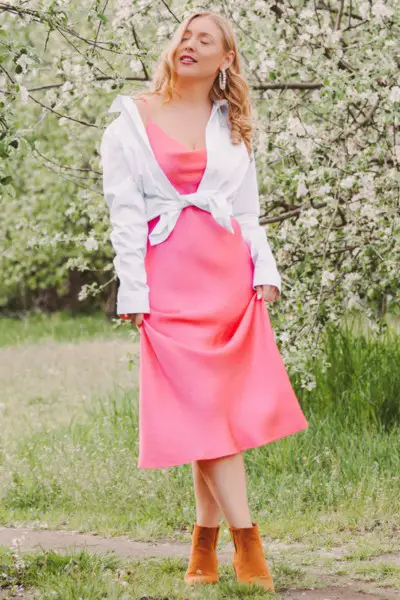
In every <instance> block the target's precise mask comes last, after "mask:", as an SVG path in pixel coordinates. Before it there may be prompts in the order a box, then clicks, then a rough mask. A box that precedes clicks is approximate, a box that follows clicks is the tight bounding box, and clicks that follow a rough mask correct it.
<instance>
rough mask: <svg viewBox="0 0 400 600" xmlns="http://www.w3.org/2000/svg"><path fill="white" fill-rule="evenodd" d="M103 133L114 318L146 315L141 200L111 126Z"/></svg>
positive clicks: (144, 222) (144, 223) (145, 227)
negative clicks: (115, 289)
mask: <svg viewBox="0 0 400 600" xmlns="http://www.w3.org/2000/svg"><path fill="white" fill-rule="evenodd" d="M114 123H115V121H114V122H113V123H111V124H110V125H109V126H108V127H107V128H106V130H105V131H104V134H103V138H102V141H101V146H100V154H101V162H102V167H103V191H104V199H105V201H106V203H107V205H108V207H109V211H110V223H111V229H112V230H111V234H110V240H111V243H112V245H113V248H114V250H115V252H116V256H115V258H114V260H113V264H114V266H115V270H116V272H117V275H118V278H119V280H120V286H119V289H118V297H117V314H118V315H125V314H134V313H150V305H149V287H148V285H147V275H146V270H145V262H144V259H145V255H146V249H147V235H148V224H147V219H146V209H145V202H144V198H143V196H142V194H141V192H140V190H139V188H138V186H137V183H136V181H135V180H134V178H133V176H132V172H131V170H130V168H129V165H128V164H127V160H126V157H125V154H124V151H123V148H122V145H121V142H120V140H119V138H118V136H117V135H116V133H115V131H114V130H115V126H114V127H113V124H114Z"/></svg>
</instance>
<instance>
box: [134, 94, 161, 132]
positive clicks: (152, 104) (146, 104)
mask: <svg viewBox="0 0 400 600" xmlns="http://www.w3.org/2000/svg"><path fill="white" fill-rule="evenodd" d="M132 100H133V102H134V103H135V104H136V106H137V109H138V111H139V114H140V116H141V118H142V121H143V123H144V124H146V123H147V119H148V116H149V114H150V113H152V111H153V110H154V109H155V108H157V106H158V104H159V102H160V99H159V98H158V96H156V95H154V94H151V93H148V92H145V91H144V92H139V93H138V94H136V95H135V96H132Z"/></svg>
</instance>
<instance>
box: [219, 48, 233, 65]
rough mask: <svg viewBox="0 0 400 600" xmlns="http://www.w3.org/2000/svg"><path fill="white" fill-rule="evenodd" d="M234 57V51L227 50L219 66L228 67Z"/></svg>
mask: <svg viewBox="0 0 400 600" xmlns="http://www.w3.org/2000/svg"><path fill="white" fill-rule="evenodd" d="M234 59H235V52H234V51H233V50H229V52H228V53H227V54H226V55H225V59H224V61H223V63H222V65H221V66H220V69H228V68H229V67H230V66H231V64H232V63H233V61H234Z"/></svg>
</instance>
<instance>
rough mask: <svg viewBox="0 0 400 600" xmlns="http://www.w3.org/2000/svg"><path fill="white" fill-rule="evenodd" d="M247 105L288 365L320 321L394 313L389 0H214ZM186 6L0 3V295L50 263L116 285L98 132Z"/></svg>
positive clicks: (23, 285) (121, 1) (397, 53)
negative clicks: (279, 286) (229, 27)
mask: <svg viewBox="0 0 400 600" xmlns="http://www.w3.org/2000/svg"><path fill="white" fill-rule="evenodd" d="M207 7H210V8H211V9H213V10H216V11H220V12H223V13H224V14H226V15H227V16H228V17H229V18H230V19H231V20H232V22H233V25H234V28H235V31H236V34H237V38H238V42H239V47H240V50H241V58H242V64H243V67H244V70H245V73H246V75H247V78H248V81H249V85H250V88H251V93H252V99H253V105H254V108H255V116H256V124H257V127H256V143H255V152H256V160H257V169H258V179H259V187H260V194H261V198H262V202H263V208H262V216H261V223H262V224H264V225H265V226H266V227H267V232H268V237H269V239H270V242H271V245H272V248H273V250H274V254H275V256H276V260H277V263H278V266H279V269H280V272H281V274H282V279H283V290H282V297H281V298H280V300H278V302H276V303H273V304H270V305H269V311H270V314H271V316H272V317H273V318H274V319H275V323H276V326H275V330H276V335H277V341H279V343H280V349H281V351H282V354H283V356H284V359H285V362H286V364H289V363H291V364H292V368H296V369H297V370H298V372H299V373H300V374H301V376H302V380H303V384H304V385H305V386H307V387H309V388H311V387H312V386H313V382H312V381H310V380H309V378H308V374H307V372H306V370H305V367H304V365H305V361H306V359H307V358H309V357H310V356H312V355H316V354H317V353H318V352H319V344H318V341H319V339H320V333H321V332H322V331H323V328H324V326H325V324H326V323H328V322H329V323H338V322H339V320H340V319H341V318H342V316H343V315H344V314H346V313H348V312H349V310H350V309H352V310H362V311H363V312H364V314H365V315H366V317H367V318H368V319H369V321H370V324H371V326H372V327H373V328H374V327H375V328H377V327H378V324H379V317H380V313H381V312H382V310H383V308H384V303H383V299H384V300H385V301H386V302H387V301H388V300H389V301H390V307H393V310H397V309H398V308H399V303H400V298H399V278H400V276H399V264H400V260H399V259H400V256H399V248H400V233H399V231H400V228H399V223H400V208H399V206H400V194H399V188H400V180H399V179H400V178H399V161H400V143H399V135H400V132H399V106H400V79H399V66H400V46H399V44H398V40H399V39H400V27H399V25H400V9H399V6H398V3H397V2H396V0H387V1H383V0H356V1H354V0H341V1H338V2H335V3H332V2H329V1H328V0H319V1H316V2H314V1H313V2H306V1H302V0H292V1H291V2H290V3H289V2H286V0H255V1H252V2H249V0H234V1H233V0H224V1H222V2H213V3H211V4H208V5H207ZM199 8H203V5H202V3H200V2H194V1H189V2H186V1H183V0H174V1H167V0H157V1H152V0H118V1H117V2H116V3H110V2H109V0H104V1H102V2H100V1H99V0H95V1H94V2H86V1H85V0H84V1H83V2H77V1H76V0H20V1H18V0H16V1H14V2H6V1H4V0H0V23H1V29H0V91H1V95H0V157H1V159H2V160H1V163H0V193H1V195H2V216H3V218H2V219H1V224H0V231H1V234H2V239H3V240H4V250H5V251H4V254H3V259H2V275H3V277H2V278H1V280H2V281H1V283H0V296H1V300H2V304H3V306H6V305H7V303H9V301H10V299H13V298H15V297H16V296H18V295H25V296H26V297H29V293H30V292H34V291H35V290H37V289H38V288H40V287H46V286H49V285H52V286H54V287H55V289H57V290H58V291H61V292H62V291H65V289H66V281H67V274H68V273H70V272H71V271H83V272H85V271H86V272H87V274H88V276H89V275H92V276H93V275H95V277H93V278H92V280H89V283H87V284H85V285H84V286H83V287H82V289H81V291H80V295H79V298H80V299H82V300H83V299H84V298H85V297H87V296H88V295H90V296H95V295H96V294H98V293H99V291H101V290H102V289H103V288H105V289H107V287H108V286H109V285H110V282H111V281H112V280H113V279H114V280H115V273H114V272H113V265H112V257H113V251H112V248H111V244H110V242H109V237H108V236H109V230H108V226H109V225H108V213H107V210H106V206H105V203H104V200H103V197H102V191H101V165H100V163H99V152H98V148H99V144H100V139H101V134H102V128H103V127H104V125H105V123H106V122H108V121H109V120H110V117H109V116H108V115H107V109H108V107H109V105H110V103H111V101H112V99H113V98H114V96H115V94H116V93H120V92H121V93H130V92H131V91H132V92H133V91H138V90H139V89H143V88H145V87H147V85H148V84H149V82H150V79H151V74H152V68H153V66H154V63H155V60H156V59H157V58H158V56H159V53H160V50H161V48H162V46H163V45H164V44H165V43H166V42H167V40H168V39H169V38H170V36H171V34H172V32H173V30H174V29H175V27H176V25H177V24H178V22H180V21H181V20H182V19H183V18H184V17H185V16H187V14H188V13H190V12H192V11H193V10H196V9H199Z"/></svg>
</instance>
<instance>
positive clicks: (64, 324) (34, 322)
mask: <svg viewBox="0 0 400 600" xmlns="http://www.w3.org/2000/svg"><path fill="white" fill-rule="evenodd" d="M129 327H130V325H129V324H128V323H124V322H123V321H121V319H115V320H111V321H110V320H108V319H107V318H106V317H105V316H104V313H102V312H97V313H95V314H88V315H84V314H83V315H80V316H78V317H74V316H73V314H72V313H71V312H69V311H60V312H54V313H50V314H46V313H43V312H42V311H37V312H32V313H29V314H26V315H23V316H21V317H20V318H5V317H2V318H1V319H0V348H5V347H7V346H10V345H12V344H26V343H34V344H37V343H44V342H46V341H49V340H52V341H57V342H71V341H79V340H87V339H88V338H93V337H108V336H110V334H112V335H121V336H123V337H125V338H126V337H127V336H128V335H129V334H128V331H129Z"/></svg>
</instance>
